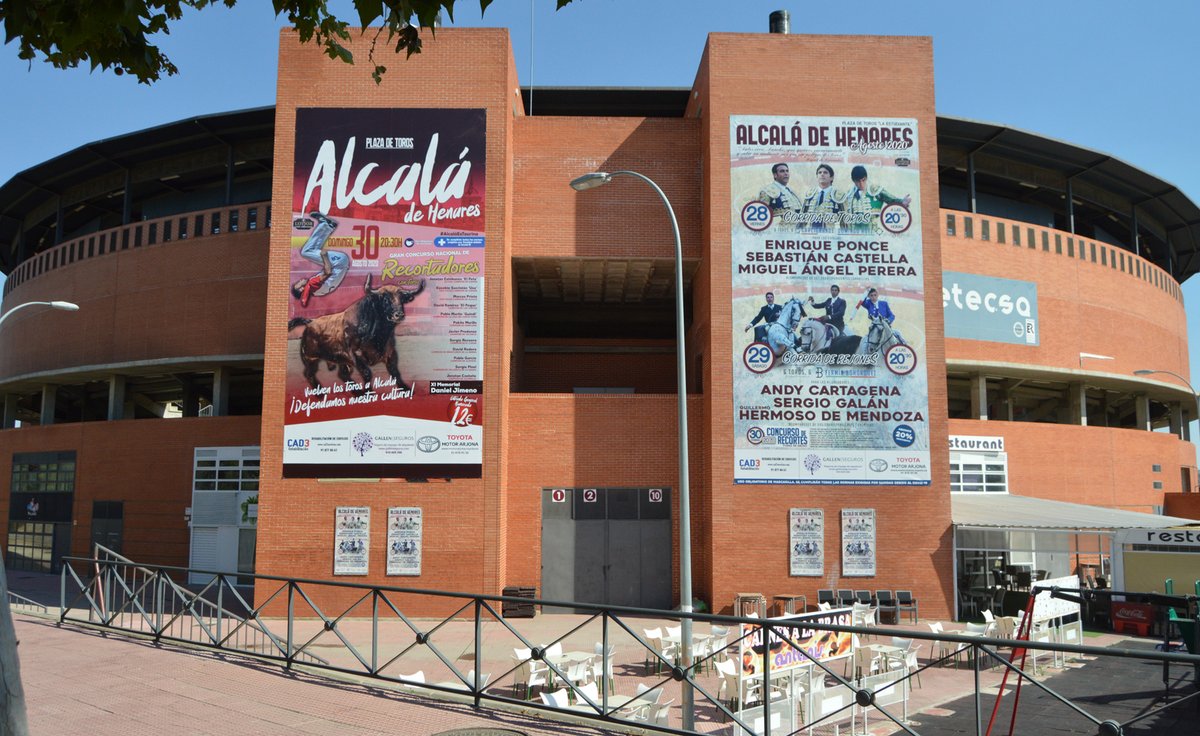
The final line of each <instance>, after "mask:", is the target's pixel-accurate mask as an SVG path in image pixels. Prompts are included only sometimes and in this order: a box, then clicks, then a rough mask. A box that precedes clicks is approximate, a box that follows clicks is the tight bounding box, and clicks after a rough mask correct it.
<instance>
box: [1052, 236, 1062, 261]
mask: <svg viewBox="0 0 1200 736" xmlns="http://www.w3.org/2000/svg"><path fill="white" fill-rule="evenodd" d="M1054 252H1055V254H1057V255H1060V256H1061V255H1062V236H1061V235H1059V234H1058V233H1054Z"/></svg>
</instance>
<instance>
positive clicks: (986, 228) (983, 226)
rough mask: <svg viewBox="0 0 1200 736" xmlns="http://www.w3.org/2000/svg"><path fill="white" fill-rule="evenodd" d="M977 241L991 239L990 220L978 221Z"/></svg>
mask: <svg viewBox="0 0 1200 736" xmlns="http://www.w3.org/2000/svg"><path fill="white" fill-rule="evenodd" d="M979 239H980V240H991V239H992V222H991V220H980V221H979Z"/></svg>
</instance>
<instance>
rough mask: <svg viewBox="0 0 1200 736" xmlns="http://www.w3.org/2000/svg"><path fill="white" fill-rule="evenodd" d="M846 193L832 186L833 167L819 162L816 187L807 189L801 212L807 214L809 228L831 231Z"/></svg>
mask: <svg viewBox="0 0 1200 736" xmlns="http://www.w3.org/2000/svg"><path fill="white" fill-rule="evenodd" d="M845 197H846V195H844V194H840V193H838V190H837V189H835V188H834V186H833V167H832V166H830V165H829V164H821V165H820V166H818V167H817V188H816V189H811V190H809V191H808V192H807V193H806V194H805V197H804V205H803V208H802V210H803V212H804V213H805V214H806V215H808V218H807V223H808V228H809V229H810V230H817V231H832V230H833V229H834V225H835V224H836V223H837V221H838V213H839V212H841V211H842V202H843V201H844V200H845Z"/></svg>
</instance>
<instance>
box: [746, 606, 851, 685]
mask: <svg viewBox="0 0 1200 736" xmlns="http://www.w3.org/2000/svg"><path fill="white" fill-rule="evenodd" d="M851 613H852V612H851V610H850V609H849V608H838V609H834V610H832V611H821V612H819V613H802V614H800V613H798V614H796V615H794V616H778V617H775V618H772V619H771V621H773V622H774V621H778V622H786V623H789V624H793V623H794V624H800V625H799V626H796V627H794V628H793V627H790V626H789V627H779V628H772V630H771V634H770V636H769V637H768V638H767V641H766V643H764V641H763V638H764V637H763V629H762V627H761V626H755V625H752V624H742V627H741V637H740V638H739V640H738V655H739V659H740V660H741V663H742V669H741V673H742V676H743V677H750V676H754V675H760V674H761V673H762V670H763V663H762V657H763V653H764V652H766V651H767V650H768V648H769V649H770V654H769V655H768V656H769V657H770V659H771V673H772V675H774V674H778V673H782V672H784V671H786V670H791V669H795V668H797V667H804V666H805V665H808V664H811V663H812V662H813V661H814V660H816V661H818V662H828V661H831V660H835V659H841V658H843V657H848V656H850V654H851V652H852V650H853V644H854V641H853V635H852V634H850V633H849V632H845V631H823V630H817V629H811V628H806V627H805V626H804V623H805V622H811V623H817V624H823V625H826V626H850V625H851V624H852V618H853V617H852V615H851ZM793 644H795V645H796V646H792V645H793Z"/></svg>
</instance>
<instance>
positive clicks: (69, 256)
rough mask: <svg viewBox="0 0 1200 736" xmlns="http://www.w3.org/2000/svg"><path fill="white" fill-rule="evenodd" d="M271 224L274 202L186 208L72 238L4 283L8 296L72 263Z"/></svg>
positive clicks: (20, 268) (30, 261) (29, 262)
mask: <svg viewBox="0 0 1200 736" xmlns="http://www.w3.org/2000/svg"><path fill="white" fill-rule="evenodd" d="M270 227H271V203H270V202H251V203H248V204H239V205H229V206H225V207H216V208H213V209H207V210H198V211H195V212H186V213H183V214H178V215H170V216H168V217H158V218H155V219H152V220H140V221H138V222H132V223H130V224H128V225H121V226H120V227H114V228H109V229H107V230H100V231H98V232H94V233H88V234H87V235H81V236H79V237H77V238H72V239H71V240H67V241H65V242H62V243H59V244H58V245H56V246H54V247H52V248H48V249H47V250H45V251H43V252H41V253H39V254H37V255H36V256H34V257H32V258H29V259H27V260H25V261H24V262H23V263H21V265H19V266H17V267H16V268H15V269H13V272H12V273H11V274H9V276H8V281H7V282H5V284H4V295H5V296H8V294H9V292H11V291H12V290H13V289H15V288H16V287H18V286H20V285H21V284H23V283H25V282H26V281H29V280H30V279H34V278H37V277H38V276H41V275H42V274H45V273H48V272H50V271H53V270H55V269H58V268H62V267H63V266H68V265H70V264H72V263H77V262H79V261H85V260H87V259H89V258H97V257H99V256H103V255H107V254H109V253H116V252H117V251H124V250H130V249H132V248H145V247H151V246H156V245H162V244H164V243H169V242H171V241H173V240H190V239H193V238H203V237H209V236H212V235H220V234H221V233H235V232H248V231H253V230H260V229H261V230H265V229H268V228H270Z"/></svg>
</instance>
